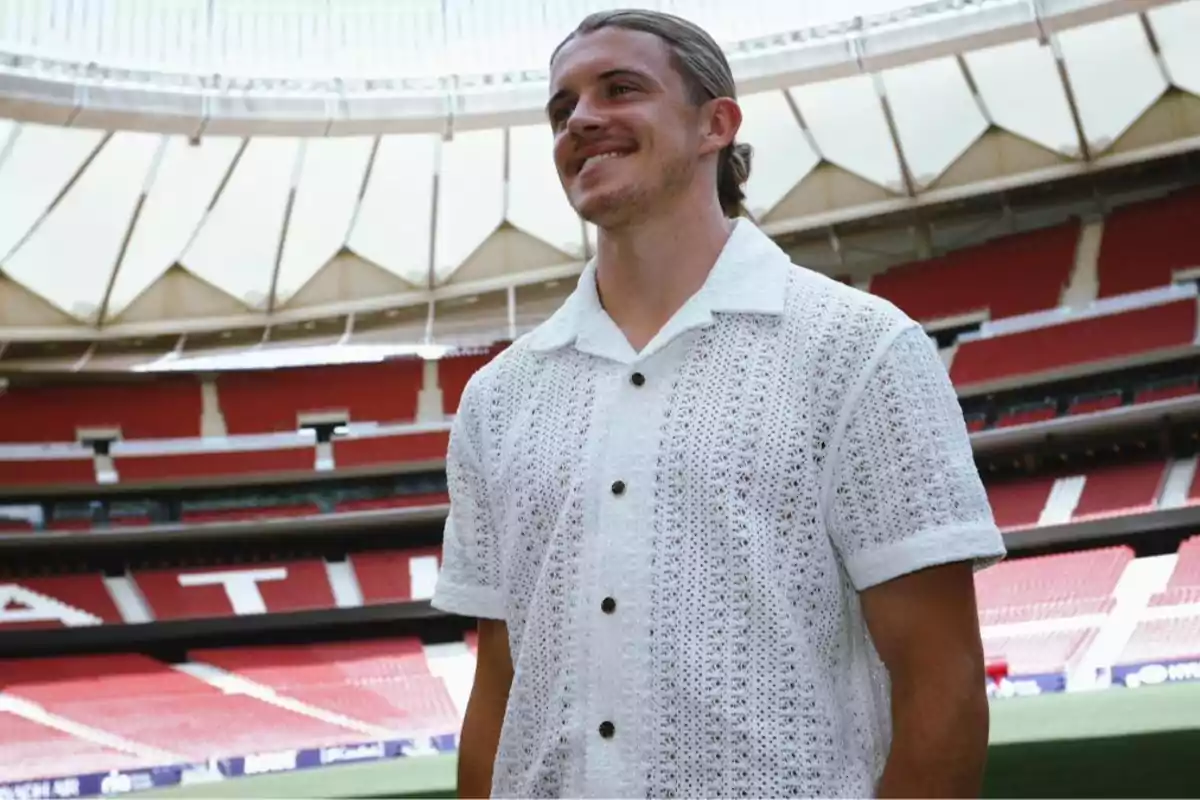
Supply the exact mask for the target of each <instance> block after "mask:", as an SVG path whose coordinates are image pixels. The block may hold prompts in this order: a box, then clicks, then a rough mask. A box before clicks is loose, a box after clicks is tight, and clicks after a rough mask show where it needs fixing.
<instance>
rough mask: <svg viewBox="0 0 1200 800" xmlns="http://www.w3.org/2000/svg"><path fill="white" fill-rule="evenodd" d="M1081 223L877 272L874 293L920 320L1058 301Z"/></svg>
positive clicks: (1036, 307)
mask: <svg viewBox="0 0 1200 800" xmlns="http://www.w3.org/2000/svg"><path fill="white" fill-rule="evenodd" d="M1078 241H1079V226H1078V224H1070V225H1060V226H1058V227H1054V228H1048V229H1045V230H1040V231H1034V232H1032V233H1025V234H1019V235H1016V236H1009V237H1005V238H1002V239H995V240H993V241H990V242H987V243H985V244H981V245H978V246H976V247H968V248H964V249H962V250H955V251H953V252H951V253H947V254H946V255H943V256H940V257H938V258H933V259H930V260H928V261H921V262H916V263H912V264H903V265H901V266H898V267H893V268H892V269H890V270H888V271H887V272H884V273H882V274H880V275H876V276H875V277H874V278H873V279H872V280H871V286H870V289H871V292H872V293H874V294H877V295H879V296H881V297H884V298H886V299H888V300H890V301H891V302H893V303H895V304H896V305H898V306H899V307H900V308H902V309H903V310H904V311H906V312H907V313H908V314H909V315H910V316H912V317H914V318H915V319H918V320H921V321H922V322H928V321H932V320H937V319H945V318H947V317H954V316H959V315H962V314H969V313H973V312H977V311H988V312H990V314H989V315H990V317H991V319H999V318H1001V317H1010V316H1014V315H1018V314H1027V313H1031V312H1034V311H1043V310H1046V309H1051V308H1055V307H1057V306H1058V304H1059V301H1060V299H1061V296H1062V291H1063V288H1064V287H1065V286H1066V285H1067V283H1068V281H1070V277H1071V270H1072V268H1073V267H1074V264H1075V248H1076V245H1077V243H1078Z"/></svg>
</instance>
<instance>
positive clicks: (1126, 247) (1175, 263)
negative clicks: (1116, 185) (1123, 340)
mask: <svg viewBox="0 0 1200 800" xmlns="http://www.w3.org/2000/svg"><path fill="white" fill-rule="evenodd" d="M1197 226H1200V190H1196V189H1190V190H1186V191H1182V192H1177V193H1175V194H1172V195H1168V196H1167V197H1163V198H1161V199H1158V200H1149V201H1144V202H1141V203H1137V204H1134V205H1129V206H1124V207H1122V208H1118V209H1116V210H1114V211H1113V212H1112V213H1110V214H1109V215H1108V217H1107V218H1106V219H1105V222H1104V238H1103V240H1102V246H1101V248H1100V257H1099V262H1098V265H1097V269H1098V273H1099V279H1100V289H1099V294H1100V297H1114V296H1117V295H1122V294H1128V293H1130V292H1137V291H1141V290H1144V289H1153V288H1155V287H1158V286H1165V285H1167V284H1169V283H1171V282H1172V281H1173V280H1174V277H1175V273H1176V272H1178V271H1180V270H1185V269H1193V268H1196V267H1200V241H1198V240H1197V239H1196V229H1197Z"/></svg>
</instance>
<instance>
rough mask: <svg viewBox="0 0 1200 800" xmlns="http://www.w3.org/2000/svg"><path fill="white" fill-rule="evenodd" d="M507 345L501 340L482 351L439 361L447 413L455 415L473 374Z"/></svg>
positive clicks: (439, 382)
mask: <svg viewBox="0 0 1200 800" xmlns="http://www.w3.org/2000/svg"><path fill="white" fill-rule="evenodd" d="M507 346H508V345H507V343H503V342H501V343H498V344H496V345H494V346H492V347H490V348H488V349H487V350H485V351H483V352H480V353H461V354H454V355H451V356H447V357H444V358H442V359H440V360H439V361H438V386H439V387H441V390H442V408H443V410H444V411H445V413H446V414H447V415H453V414H454V413H455V412H456V411H457V410H458V404H459V401H460V400H461V399H462V393H463V390H464V389H466V388H467V382H468V381H469V380H471V376H472V375H474V374H475V373H476V372H478V371H479V369H480V368H481V367H483V365H485V364H487V363H488V362H489V361H491V360H492V359H493V358H495V357H496V355H497V354H499V353H501V352H503V350H504V349H505V348H506V347H507Z"/></svg>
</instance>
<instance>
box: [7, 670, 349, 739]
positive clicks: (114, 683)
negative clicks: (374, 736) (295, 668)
mask: <svg viewBox="0 0 1200 800" xmlns="http://www.w3.org/2000/svg"><path fill="white" fill-rule="evenodd" d="M0 686H2V687H3V689H4V692H5V693H7V694H9V695H12V696H14V697H17V698H20V699H23V700H27V701H29V702H32V703H36V704H37V705H38V706H40V707H41V708H43V709H45V710H46V711H47V712H49V713H52V714H55V715H57V716H60V717H62V718H64V719H66V720H69V721H71V722H73V723H78V724H81V725H86V726H88V727H90V728H94V729H97V730H100V731H104V732H105V733H108V734H112V735H115V736H119V737H121V738H123V739H126V740H128V741H130V742H133V743H137V744H140V745H146V746H157V747H164V748H169V749H170V750H171V751H173V752H177V753H180V754H182V755H184V756H187V757H189V758H193V759H208V758H212V757H219V756H225V755H233V754H238V755H240V754H245V753H257V752H261V751H262V750H264V749H267V748H279V749H284V748H290V747H303V746H313V745H322V744H336V743H344V742H354V741H360V740H361V739H362V738H363V734H362V732H361V731H356V730H353V729H351V728H348V727H343V726H339V725H336V724H332V723H330V722H326V721H323V720H321V719H318V718H316V717H312V716H308V715H306V714H303V713H299V712H297V711H294V710H290V709H288V708H284V707H282V706H279V705H276V704H274V703H271V702H267V701H265V700H262V699H258V698H255V697H253V696H250V695H248V694H245V693H229V692H226V691H224V690H223V689H221V688H218V687H217V686H213V685H211V684H209V683H207V682H205V681H202V680H199V679H197V678H195V677H192V676H191V675H188V674H185V673H183V672H181V671H179V670H175V669H172V668H171V667H169V666H166V665H164V664H162V663H159V662H158V661H155V660H154V659H151V658H148V657H146V656H142V655H134V654H130V655H98V656H80V657H72V658H35V659H23V660H19V661H14V660H7V661H0ZM131 698H137V702H130V699H131Z"/></svg>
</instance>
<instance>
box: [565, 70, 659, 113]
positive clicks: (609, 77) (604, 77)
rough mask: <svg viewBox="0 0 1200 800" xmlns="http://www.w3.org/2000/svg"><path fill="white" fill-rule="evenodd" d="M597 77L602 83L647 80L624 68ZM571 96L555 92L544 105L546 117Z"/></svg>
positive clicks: (646, 77)
mask: <svg viewBox="0 0 1200 800" xmlns="http://www.w3.org/2000/svg"><path fill="white" fill-rule="evenodd" d="M597 77H598V78H599V79H600V80H604V81H607V80H612V79H613V78H620V77H630V78H637V79H638V80H640V81H644V80H648V79H649V76H648V75H646V74H645V73H643V72H638V71H637V70H635V69H626V68H618V69H608V70H605V71H604V72H601V73H600V74H599V75H598V76H597ZM571 94H573V92H571V91H570V90H569V89H559V90H558V91H557V92H555V93H554V95H553V96H552V97H551V98H550V102H548V103H546V116H547V117H549V116H550V115H551V113H553V111H554V107H555V106H556V105H558V104H559V103H560V102H562V101H563V99H564V98H566V97H569V96H570V95H571Z"/></svg>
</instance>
